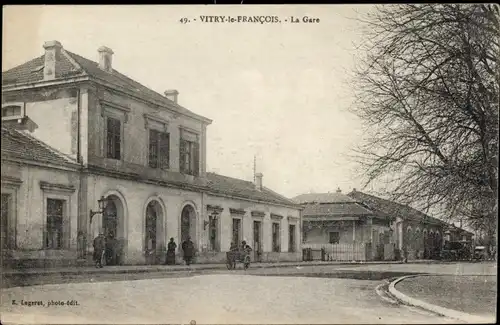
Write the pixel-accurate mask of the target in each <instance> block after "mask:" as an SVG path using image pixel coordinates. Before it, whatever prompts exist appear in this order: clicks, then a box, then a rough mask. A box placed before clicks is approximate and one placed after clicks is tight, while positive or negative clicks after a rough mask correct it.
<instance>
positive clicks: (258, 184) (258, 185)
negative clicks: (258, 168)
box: [255, 173, 264, 191]
mask: <svg viewBox="0 0 500 325" xmlns="http://www.w3.org/2000/svg"><path fill="white" fill-rule="evenodd" d="M262 176H264V175H262V173H256V174H255V188H256V189H257V190H259V191H262Z"/></svg>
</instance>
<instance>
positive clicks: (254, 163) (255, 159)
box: [253, 155, 257, 183]
mask: <svg viewBox="0 0 500 325" xmlns="http://www.w3.org/2000/svg"><path fill="white" fill-rule="evenodd" d="M256 165H257V158H256V156H255V155H253V182H254V183H255V173H256V168H257V167H256Z"/></svg>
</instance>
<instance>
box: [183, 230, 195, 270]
mask: <svg viewBox="0 0 500 325" xmlns="http://www.w3.org/2000/svg"><path fill="white" fill-rule="evenodd" d="M182 252H183V254H184V261H186V265H190V264H191V260H192V258H193V255H194V244H193V242H192V241H191V237H189V236H188V237H187V238H186V240H185V241H184V242H183V243H182Z"/></svg>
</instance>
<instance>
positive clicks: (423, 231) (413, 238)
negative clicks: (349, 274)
mask: <svg viewBox="0 0 500 325" xmlns="http://www.w3.org/2000/svg"><path fill="white" fill-rule="evenodd" d="M348 195H349V196H350V197H351V198H353V199H355V200H357V201H358V202H360V203H362V204H363V205H364V206H365V207H366V208H368V209H370V210H372V211H374V212H376V213H380V214H384V215H387V216H389V217H390V218H391V220H392V222H391V230H392V231H393V232H392V233H393V236H394V241H395V242H396V243H397V244H396V248H397V249H398V250H399V251H400V252H404V251H406V252H407V254H408V258H409V259H436V258H439V256H440V252H441V249H442V247H443V244H444V242H445V241H446V240H448V241H449V240H454V239H455V238H456V237H454V236H448V237H446V236H447V234H448V230H449V229H450V225H449V224H448V223H446V222H444V221H442V220H440V219H437V218H433V217H431V216H429V215H427V214H425V213H423V212H421V211H418V210H416V209H414V208H411V207H409V206H407V205H403V204H399V203H396V202H393V201H390V200H386V199H382V198H379V197H376V196H374V195H370V194H366V193H363V192H360V191H356V190H355V189H354V190H353V191H352V192H351V193H349V194H348ZM452 232H453V233H455V232H456V231H452ZM462 232H463V233H468V234H469V235H470V236H472V233H470V232H467V231H465V230H463V229H461V230H460V233H462ZM469 235H467V236H468V238H470V236H469Z"/></svg>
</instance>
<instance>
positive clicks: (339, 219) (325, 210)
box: [294, 189, 472, 261]
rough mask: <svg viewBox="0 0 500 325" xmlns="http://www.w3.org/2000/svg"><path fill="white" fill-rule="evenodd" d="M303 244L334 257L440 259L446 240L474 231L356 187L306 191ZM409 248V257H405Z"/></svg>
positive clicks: (464, 237)
mask: <svg viewBox="0 0 500 325" xmlns="http://www.w3.org/2000/svg"><path fill="white" fill-rule="evenodd" d="M294 201H295V202H297V203H298V204H301V205H302V206H303V208H304V210H303V212H302V223H303V226H302V228H303V234H302V238H303V248H311V249H313V250H316V254H318V251H319V250H320V249H322V248H323V249H324V251H325V254H326V255H327V257H326V258H331V259H333V260H361V261H365V260H392V259H401V258H403V257H404V256H407V258H408V259H410V260H414V259H437V258H439V256H440V251H441V248H442V246H443V244H444V242H445V241H456V240H468V241H470V240H471V237H472V233H470V232H468V231H466V230H464V229H461V228H458V227H455V226H453V225H449V224H448V223H446V222H444V221H442V220H439V219H437V218H433V217H431V216H428V215H426V214H424V213H422V212H420V211H418V210H416V209H413V208H411V207H409V206H406V205H402V204H399V203H396V202H393V201H389V200H385V199H382V198H379V197H376V196H373V195H370V194H366V193H363V192H360V191H356V190H355V189H354V190H353V191H352V192H351V193H349V194H347V195H346V194H343V193H342V192H341V191H340V189H339V190H337V191H336V192H335V193H313V194H302V195H299V196H297V197H295V198H294ZM405 252H406V255H405Z"/></svg>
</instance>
